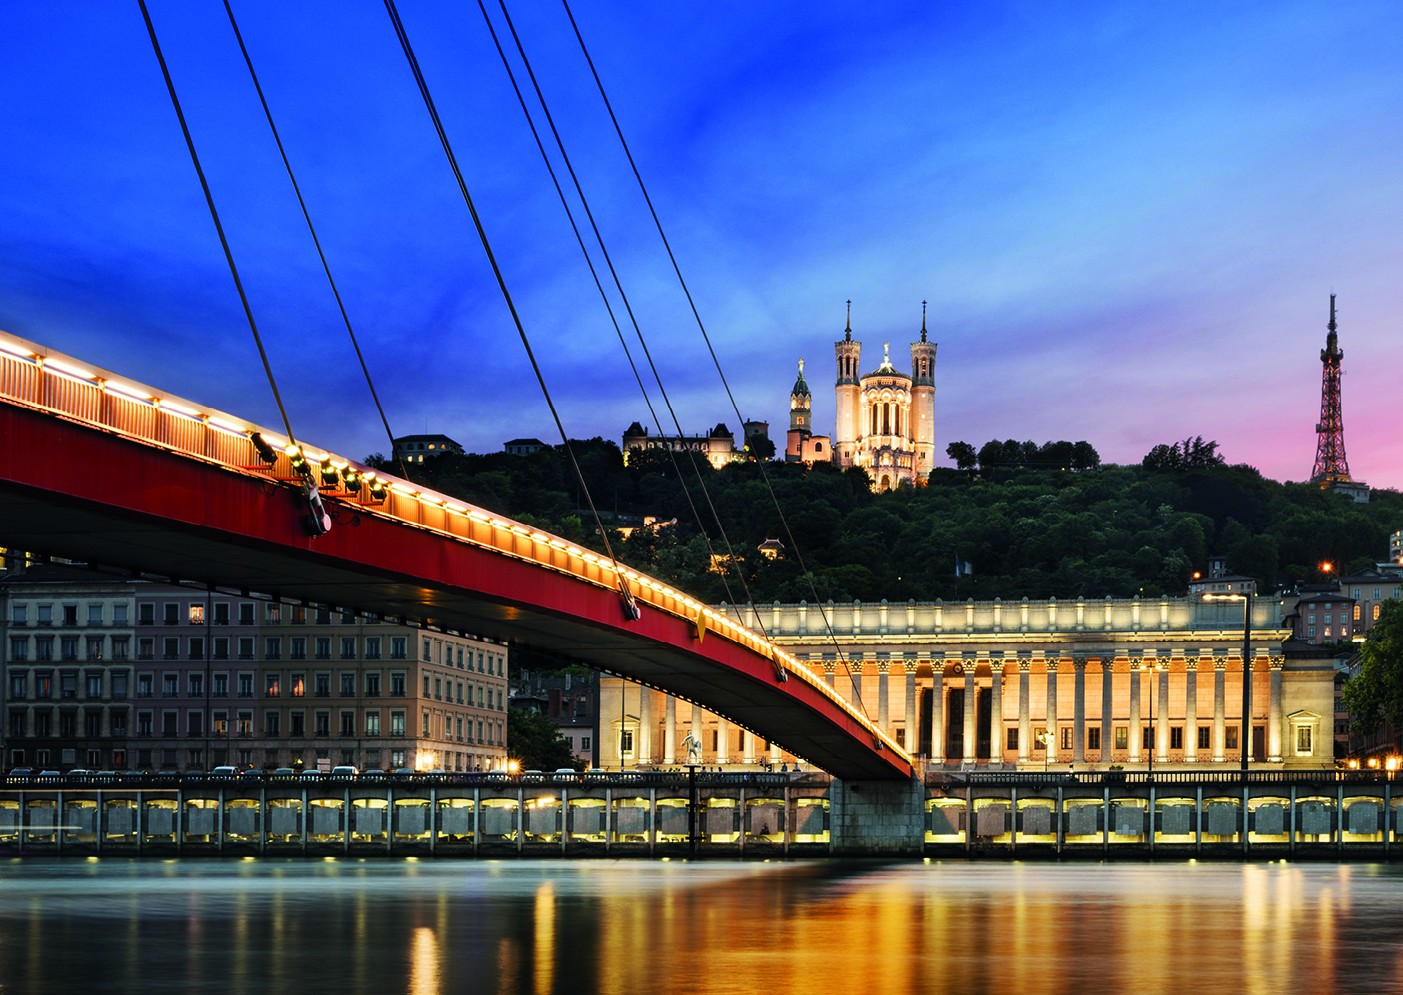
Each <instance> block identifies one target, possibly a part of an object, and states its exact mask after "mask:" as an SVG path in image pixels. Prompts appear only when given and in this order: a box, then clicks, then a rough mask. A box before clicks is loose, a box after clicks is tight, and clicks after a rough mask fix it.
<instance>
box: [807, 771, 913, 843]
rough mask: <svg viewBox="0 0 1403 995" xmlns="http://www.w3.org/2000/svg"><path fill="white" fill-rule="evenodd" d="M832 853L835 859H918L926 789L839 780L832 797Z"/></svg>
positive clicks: (898, 783)
mask: <svg viewBox="0 0 1403 995" xmlns="http://www.w3.org/2000/svg"><path fill="white" fill-rule="evenodd" d="M828 797H829V816H830V819H829V852H830V853H831V854H832V855H833V856H835V857H909V856H917V857H918V856H920V855H921V852H922V847H923V841H924V835H923V834H924V826H925V823H924V818H925V814H924V813H925V797H926V793H925V788H924V787H923V786H922V784H921V781H920V779H919V778H914V777H913V778H911V779H910V780H907V781H854V780H849V781H837V780H835V781H834V782H833V787H832V789H831V790H830V793H829V796H828Z"/></svg>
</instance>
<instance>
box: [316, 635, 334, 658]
mask: <svg viewBox="0 0 1403 995" xmlns="http://www.w3.org/2000/svg"><path fill="white" fill-rule="evenodd" d="M317 659H318V660H330V659H331V637H330V636H318V637H317Z"/></svg>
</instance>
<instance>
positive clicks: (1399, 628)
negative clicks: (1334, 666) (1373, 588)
mask: <svg viewBox="0 0 1403 995" xmlns="http://www.w3.org/2000/svg"><path fill="white" fill-rule="evenodd" d="M1359 660H1360V663H1359V670H1358V671H1356V672H1355V675H1354V676H1353V677H1351V678H1350V679H1349V680H1348V681H1346V682H1345V687H1344V692H1343V695H1342V697H1343V700H1344V704H1345V708H1346V709H1347V710H1348V711H1349V725H1350V728H1351V729H1353V730H1354V731H1355V732H1359V733H1363V734H1364V735H1366V736H1367V735H1370V734H1372V733H1374V732H1377V731H1378V728H1379V726H1381V725H1383V724H1384V723H1385V722H1388V723H1391V724H1392V725H1395V726H1397V725H1403V601H1385V602H1383V604H1382V606H1381V607H1380V609H1379V617H1378V619H1377V620H1375V622H1374V624H1373V626H1372V627H1371V628H1370V629H1369V638H1368V639H1367V640H1366V641H1365V643H1364V646H1363V648H1361V649H1360V651H1359Z"/></svg>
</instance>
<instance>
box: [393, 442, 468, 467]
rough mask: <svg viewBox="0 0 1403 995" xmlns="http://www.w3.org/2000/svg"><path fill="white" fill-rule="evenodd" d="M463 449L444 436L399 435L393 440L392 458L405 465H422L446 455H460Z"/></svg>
mask: <svg viewBox="0 0 1403 995" xmlns="http://www.w3.org/2000/svg"><path fill="white" fill-rule="evenodd" d="M462 452H463V447H462V446H460V445H459V444H458V443H456V442H454V441H453V440H452V439H450V438H449V437H448V436H446V435H401V436H400V437H399V438H398V439H396V440H395V448H394V458H395V461H396V462H400V461H403V462H404V463H405V464H406V465H410V464H414V463H422V462H424V460H426V459H433V458H434V457H435V456H443V455H445V454H447V453H458V454H459V455H461V454H462Z"/></svg>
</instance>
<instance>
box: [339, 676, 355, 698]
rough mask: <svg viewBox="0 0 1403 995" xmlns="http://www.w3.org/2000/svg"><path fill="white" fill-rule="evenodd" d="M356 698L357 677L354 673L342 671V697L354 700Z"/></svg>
mask: <svg viewBox="0 0 1403 995" xmlns="http://www.w3.org/2000/svg"><path fill="white" fill-rule="evenodd" d="M355 696H356V675H355V673H354V672H353V671H345V670H343V671H341V697H343V698H354V697H355Z"/></svg>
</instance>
